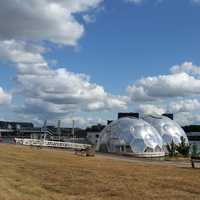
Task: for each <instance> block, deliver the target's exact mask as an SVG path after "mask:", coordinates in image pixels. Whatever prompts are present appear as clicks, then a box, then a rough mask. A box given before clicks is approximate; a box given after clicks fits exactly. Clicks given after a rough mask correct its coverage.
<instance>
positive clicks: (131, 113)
mask: <svg viewBox="0 0 200 200" xmlns="http://www.w3.org/2000/svg"><path fill="white" fill-rule="evenodd" d="M122 117H135V118H139V117H140V115H139V113H133V112H130V113H118V119H120V118H122Z"/></svg>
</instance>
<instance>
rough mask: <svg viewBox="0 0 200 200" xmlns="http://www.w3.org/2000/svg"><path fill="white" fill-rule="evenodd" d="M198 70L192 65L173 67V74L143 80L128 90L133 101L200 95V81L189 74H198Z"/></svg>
mask: <svg viewBox="0 0 200 200" xmlns="http://www.w3.org/2000/svg"><path fill="white" fill-rule="evenodd" d="M186 66H189V67H190V68H187V67H186ZM186 69H187V70H186ZM198 70H199V68H198V67H196V66H193V65H192V64H189V65H188V64H187V65H186V64H183V65H181V66H180V67H179V66H173V67H172V69H171V71H172V72H173V74H169V75H159V76H153V77H146V78H143V79H141V80H139V81H137V82H136V83H134V84H133V85H130V86H128V88H127V90H128V93H129V95H130V96H131V99H132V100H133V101H155V100H159V99H163V98H170V97H171V98H174V97H187V96H193V95H199V94H200V79H198V78H197V77H195V76H192V75H190V74H189V72H192V73H195V74H196V73H198ZM186 71H187V73H186Z"/></svg>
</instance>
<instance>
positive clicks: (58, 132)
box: [57, 120, 61, 141]
mask: <svg viewBox="0 0 200 200" xmlns="http://www.w3.org/2000/svg"><path fill="white" fill-rule="evenodd" d="M60 125H61V121H60V120H58V126H57V134H58V138H59V141H60V140H61V130H60Z"/></svg>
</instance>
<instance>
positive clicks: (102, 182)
mask: <svg viewBox="0 0 200 200" xmlns="http://www.w3.org/2000/svg"><path fill="white" fill-rule="evenodd" d="M199 184H200V170H198V169H197V170H193V169H190V168H188V169H187V168H176V167H173V166H160V165H152V164H150V165H148V164H141V163H133V162H126V161H118V160H112V159H106V158H102V157H99V156H97V157H94V158H92V157H90V158H86V157H79V156H75V155H73V154H70V153H67V152H65V151H55V150H36V149H34V150H33V149H31V148H26V147H21V146H12V145H0V200H51V199H52V200H63V199H64V200H77V199H80V200H81V199H83V200H85V199H87V200H89V199H91V200H111V199H112V200H114V199H116V200H117V199H118V200H128V199H131V200H134V199H136V200H140V199H148V200H150V199H159V200H160V199H170V200H173V199H174V200H175V199H176V200H178V199H181V200H184V199H198V200H199V199H200V187H199Z"/></svg>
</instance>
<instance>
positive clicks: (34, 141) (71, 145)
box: [15, 138, 91, 149]
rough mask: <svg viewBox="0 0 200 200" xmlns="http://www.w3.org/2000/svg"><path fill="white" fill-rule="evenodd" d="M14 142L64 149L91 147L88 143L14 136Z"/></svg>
mask: <svg viewBox="0 0 200 200" xmlns="http://www.w3.org/2000/svg"><path fill="white" fill-rule="evenodd" d="M15 142H16V144H19V145H25V146H38V147H54V148H66V149H86V148H87V147H91V145H89V144H79V143H72V142H58V141H48V140H37V139H21V138H15Z"/></svg>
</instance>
